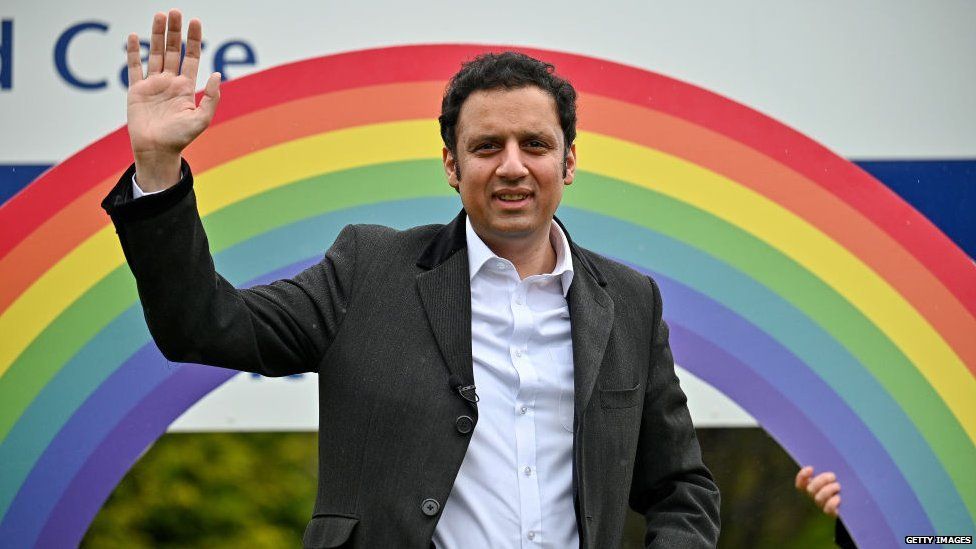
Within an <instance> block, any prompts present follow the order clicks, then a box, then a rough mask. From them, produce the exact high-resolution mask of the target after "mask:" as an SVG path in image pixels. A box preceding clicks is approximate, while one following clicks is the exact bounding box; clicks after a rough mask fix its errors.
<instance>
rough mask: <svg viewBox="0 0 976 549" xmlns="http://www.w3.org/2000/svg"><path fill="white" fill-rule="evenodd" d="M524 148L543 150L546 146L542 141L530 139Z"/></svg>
mask: <svg viewBox="0 0 976 549" xmlns="http://www.w3.org/2000/svg"><path fill="white" fill-rule="evenodd" d="M525 146H526V147H528V148H530V149H545V148H546V147H548V145H547V144H546V143H545V142H544V141H539V140H538V139H532V140H530V141H526V143H525Z"/></svg>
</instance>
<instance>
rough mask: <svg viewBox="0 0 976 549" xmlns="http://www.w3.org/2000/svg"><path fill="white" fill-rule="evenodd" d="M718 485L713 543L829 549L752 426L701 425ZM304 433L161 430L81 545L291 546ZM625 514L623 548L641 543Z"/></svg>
mask: <svg viewBox="0 0 976 549" xmlns="http://www.w3.org/2000/svg"><path fill="white" fill-rule="evenodd" d="M698 436H699V440H700V442H701V445H702V452H703V454H704V457H705V462H706V464H707V465H708V466H709V468H710V469H711V470H712V472H713V474H714V475H715V478H716V481H717V482H718V484H719V487H720V488H721V490H722V539H721V541H720V543H719V546H720V547H729V548H738V547H750V548H764V547H769V548H773V547H776V548H779V547H801V548H808V547H809V548H815V547H833V543H832V540H833V520H832V519H830V518H827V517H824V516H823V515H821V514H820V513H819V512H818V511H817V509H816V508H815V507H814V506H813V505H812V504H811V503H810V502H809V501H808V500H807V499H806V498H805V497H803V496H802V495H801V494H798V493H797V492H796V490H795V489H794V488H793V477H794V475H795V474H796V471H797V469H798V467H797V465H796V463H794V462H793V460H792V459H790V457H789V456H788V455H787V454H786V452H784V451H783V449H782V448H780V446H779V445H778V444H776V442H775V441H773V440H772V439H771V438H769V436H768V435H767V434H766V433H765V432H764V431H762V430H761V429H702V430H699V432H698ZM316 438H317V437H316V435H315V434H314V433H218V434H212V433H208V434H169V435H166V436H164V437H163V438H162V439H160V440H159V442H158V443H157V444H156V445H154V446H153V447H152V448H151V449H150V450H149V451H148V452H147V453H146V455H144V456H143V458H142V459H141V460H140V461H139V462H138V463H137V464H136V466H135V467H134V468H133V469H132V470H131V471H130V472H129V474H128V475H127V476H126V477H125V479H123V481H122V483H121V484H120V485H119V486H118V488H116V490H115V492H114V493H113V494H112V496H111V497H110V498H109V500H108V502H107V503H106V505H105V507H104V508H103V509H102V511H101V513H99V515H98V517H96V519H95V521H94V523H93V524H92V526H91V529H90V530H89V532H88V534H87V535H86V537H85V539H84V541H83V542H82V546H83V547H125V548H127V549H128V548H138V547H249V548H262V547H275V548H277V547H299V546H300V545H301V535H302V532H303V531H304V529H305V524H306V523H307V521H308V519H309V517H310V515H311V511H312V505H313V504H314V502H315V490H316V486H317V483H316V464H317V459H318V457H317V450H316V444H317V441H316ZM642 537H643V518H642V517H640V516H638V515H637V514H636V513H631V515H630V516H629V517H628V521H627V525H626V540H625V543H624V547H625V548H628V549H629V548H637V547H641V546H642V544H641V540H642Z"/></svg>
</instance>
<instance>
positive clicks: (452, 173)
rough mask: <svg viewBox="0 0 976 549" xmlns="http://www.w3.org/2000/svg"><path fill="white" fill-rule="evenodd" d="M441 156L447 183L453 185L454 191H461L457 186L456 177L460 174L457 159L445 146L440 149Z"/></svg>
mask: <svg viewBox="0 0 976 549" xmlns="http://www.w3.org/2000/svg"><path fill="white" fill-rule="evenodd" d="M441 156H442V157H443V161H444V175H446V176H447V184H448V185H450V186H452V187H454V190H455V191H457V192H461V189H460V188H458V185H459V184H458V179H459V176H460V175H461V174H459V173H458V165H457V159H456V158H454V155H453V154H452V153H451V151H450V149H448V148H447V147H444V148H443V149H441Z"/></svg>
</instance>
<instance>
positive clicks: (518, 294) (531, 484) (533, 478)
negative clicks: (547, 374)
mask: <svg viewBox="0 0 976 549" xmlns="http://www.w3.org/2000/svg"><path fill="white" fill-rule="evenodd" d="M527 288H528V284H527V283H526V282H525V281H520V282H519V283H517V284H516V285H515V286H514V287H513V289H512V292H511V294H510V296H509V299H510V305H511V308H512V318H513V320H514V329H513V331H512V340H511V345H510V347H509V353H510V356H511V358H512V365H513V366H514V367H515V370H516V372H518V376H519V384H518V389H517V390H516V394H515V410H514V413H515V415H516V419H515V445H516V452H517V457H518V461H517V463H518V467H519V470H518V471H517V472H516V473H517V475H518V479H519V481H518V486H519V503H520V505H521V511H522V512H521V515H522V525H521V530H522V540H523V545H527V546H535V545H539V544H541V543H542V498H541V493H540V490H539V475H538V472H537V471H536V464H537V459H536V447H537V445H536V422H535V417H536V414H535V407H536V394H537V392H538V387H539V377H538V375H537V373H536V370H535V365H534V364H533V363H532V360H531V359H530V358H529V357H530V350H529V341H530V339H531V335H532V327H533V324H532V314H531V311H530V310H529V307H528V304H527V301H526V290H527Z"/></svg>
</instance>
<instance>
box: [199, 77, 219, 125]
mask: <svg viewBox="0 0 976 549" xmlns="http://www.w3.org/2000/svg"><path fill="white" fill-rule="evenodd" d="M218 103H220V73H219V72H215V73H213V74H211V75H210V78H208V79H207V86H206V87H205V88H204V89H203V99H201V100H200V106H199V111H200V115H201V116H202V117H203V119H204V122H205V123H206V124H210V121H211V120H213V117H214V114H215V113H216V112H217V104H218Z"/></svg>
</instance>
